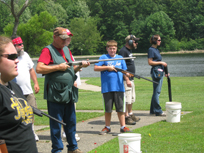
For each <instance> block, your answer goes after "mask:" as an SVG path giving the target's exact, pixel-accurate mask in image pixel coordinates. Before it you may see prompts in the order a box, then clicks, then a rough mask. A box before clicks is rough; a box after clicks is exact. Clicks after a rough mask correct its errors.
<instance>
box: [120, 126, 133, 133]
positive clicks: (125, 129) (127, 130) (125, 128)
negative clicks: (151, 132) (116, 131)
mask: <svg viewBox="0 0 204 153" xmlns="http://www.w3.org/2000/svg"><path fill="white" fill-rule="evenodd" d="M120 132H121V133H130V132H132V131H130V129H129V128H128V127H124V128H123V129H120Z"/></svg>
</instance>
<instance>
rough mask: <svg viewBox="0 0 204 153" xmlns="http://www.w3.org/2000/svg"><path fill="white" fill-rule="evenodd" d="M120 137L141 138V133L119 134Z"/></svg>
mask: <svg viewBox="0 0 204 153" xmlns="http://www.w3.org/2000/svg"><path fill="white" fill-rule="evenodd" d="M118 137H141V134H139V133H121V134H118Z"/></svg>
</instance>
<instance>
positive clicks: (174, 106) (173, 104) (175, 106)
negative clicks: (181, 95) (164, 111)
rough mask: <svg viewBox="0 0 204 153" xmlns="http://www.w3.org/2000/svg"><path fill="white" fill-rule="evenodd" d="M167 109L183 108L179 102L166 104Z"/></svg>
mask: <svg viewBox="0 0 204 153" xmlns="http://www.w3.org/2000/svg"><path fill="white" fill-rule="evenodd" d="M166 108H174V109H177V108H182V107H181V103H179V102H166Z"/></svg>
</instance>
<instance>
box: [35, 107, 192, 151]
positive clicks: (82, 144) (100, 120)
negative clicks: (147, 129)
mask: <svg viewBox="0 0 204 153" xmlns="http://www.w3.org/2000/svg"><path fill="white" fill-rule="evenodd" d="M95 111H97V110H95ZM84 112H85V111H84ZM100 112H101V111H100ZM133 113H134V115H136V116H138V117H140V118H141V120H140V121H139V122H137V124H136V125H127V127H129V128H130V129H131V130H133V129H137V128H140V127H143V126H146V125H150V124H153V123H156V122H159V121H162V120H166V117H165V116H162V117H161V116H150V115H149V111H133ZM186 113H189V112H182V115H185V114H186ZM104 126H105V119H104V116H102V117H97V118H94V119H89V120H87V121H84V122H79V123H77V134H78V135H79V137H80V138H81V140H80V141H79V142H78V147H79V149H80V150H82V151H83V152H84V153H86V152H88V151H91V150H93V149H95V148H96V147H98V146H100V145H102V144H104V143H105V142H107V141H109V140H111V139H113V138H115V137H116V136H112V134H115V133H119V132H120V124H119V121H118V117H117V113H116V112H113V113H112V118H111V132H110V133H109V134H106V135H99V132H100V131H101V130H102V129H103V128H104ZM35 129H37V126H35ZM36 133H37V135H38V136H39V138H40V141H39V142H37V147H38V151H39V152H41V153H50V152H51V145H52V143H51V139H50V130H46V131H38V132H36ZM63 144H64V150H62V153H67V148H66V145H67V143H66V142H64V141H63Z"/></svg>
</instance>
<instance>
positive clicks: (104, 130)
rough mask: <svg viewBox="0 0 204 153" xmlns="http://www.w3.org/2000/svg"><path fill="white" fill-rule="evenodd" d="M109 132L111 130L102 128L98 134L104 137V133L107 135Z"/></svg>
mask: <svg viewBox="0 0 204 153" xmlns="http://www.w3.org/2000/svg"><path fill="white" fill-rule="evenodd" d="M110 131H111V129H108V128H107V127H104V128H103V129H102V131H101V132H100V133H99V135H104V134H106V133H109V132H110Z"/></svg>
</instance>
